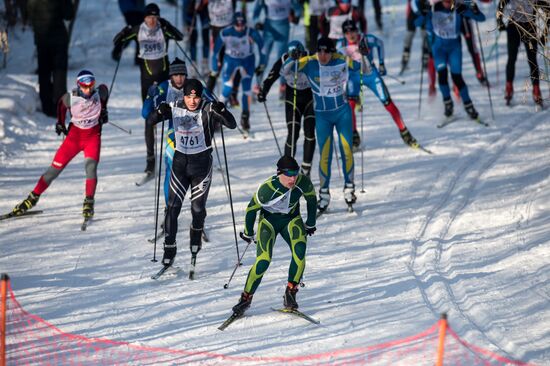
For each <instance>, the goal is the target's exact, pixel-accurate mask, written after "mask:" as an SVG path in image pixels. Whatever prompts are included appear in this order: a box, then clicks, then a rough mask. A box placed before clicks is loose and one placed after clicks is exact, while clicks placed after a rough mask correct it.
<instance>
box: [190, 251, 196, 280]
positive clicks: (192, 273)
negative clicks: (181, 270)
mask: <svg viewBox="0 0 550 366" xmlns="http://www.w3.org/2000/svg"><path fill="white" fill-rule="evenodd" d="M196 264H197V255H196V254H195V255H192V256H191V267H189V279H190V280H194V279H195V265H196Z"/></svg>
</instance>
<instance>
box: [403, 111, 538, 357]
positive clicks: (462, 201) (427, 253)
mask: <svg viewBox="0 0 550 366" xmlns="http://www.w3.org/2000/svg"><path fill="white" fill-rule="evenodd" d="M542 120H543V115H541V114H536V115H533V116H532V117H531V118H528V119H525V120H522V121H521V122H518V123H517V124H514V125H511V126H509V127H507V128H504V129H502V132H501V133H500V134H499V135H498V136H497V137H496V138H493V139H492V140H491V141H487V142H486V143H485V144H484V145H483V146H481V147H479V148H476V149H475V150H474V151H473V152H472V153H471V154H469V155H468V156H467V157H466V159H464V160H463V161H462V162H461V163H460V164H459V165H457V166H456V169H454V170H453V169H447V170H444V171H442V173H440V175H441V176H440V177H438V178H442V179H444V178H445V175H447V176H448V177H449V180H448V182H447V187H446V189H445V190H444V191H438V190H437V189H434V188H436V186H435V185H434V186H433V187H432V189H431V190H429V192H434V193H428V197H426V199H427V200H429V199H430V197H432V201H434V204H433V206H432V208H431V209H430V210H429V211H428V212H427V214H426V216H425V217H424V218H423V219H422V221H421V223H420V227H419V229H418V231H417V233H416V235H414V237H413V240H412V242H411V250H410V258H409V261H408V264H407V266H408V268H409V271H410V273H411V274H412V275H413V276H414V278H415V280H416V282H417V284H418V289H419V290H420V293H421V296H422V298H423V300H424V302H425V303H426V305H427V306H428V308H429V309H430V310H431V311H432V312H433V313H434V314H435V315H436V316H438V315H439V313H443V312H447V313H451V319H452V322H453V323H454V324H455V327H454V328H455V329H459V325H460V326H468V325H469V326H470V327H471V328H472V330H474V331H475V332H476V333H477V335H478V336H481V337H483V338H482V339H485V340H486V342H488V343H489V344H492V345H493V346H494V347H496V348H497V349H498V351H499V352H501V353H503V354H506V355H508V356H509V357H511V355H509V353H508V352H507V351H506V350H505V349H504V347H503V346H502V345H501V344H500V343H501V342H504V341H505V340H503V339H499V340H498V341H497V340H495V339H492V338H491V337H490V336H489V335H488V334H487V332H485V331H484V330H483V329H482V327H481V326H480V325H478V324H477V323H476V320H475V319H474V317H473V316H470V315H469V313H468V310H469V309H468V308H467V307H465V306H463V305H462V303H464V302H465V301H466V300H467V298H465V297H464V296H462V297H460V296H458V297H457V296H456V295H455V293H454V292H453V289H452V287H451V283H452V282H454V278H453V277H455V275H453V274H450V273H449V272H448V271H447V270H446V269H445V268H446V267H447V266H446V264H447V263H445V262H442V255H443V252H444V250H445V249H446V248H447V246H448V245H452V241H453V239H452V238H448V237H447V235H448V233H449V231H450V229H451V227H452V226H453V223H454V222H455V220H456V219H457V218H459V217H460V215H461V213H462V211H463V210H464V209H465V208H466V207H467V206H468V205H470V204H471V203H472V201H474V200H475V188H476V186H477V185H478V183H479V182H480V178H481V177H482V176H483V175H484V174H485V173H486V172H487V171H489V170H490V169H491V167H492V166H493V165H494V164H495V163H496V162H497V160H498V159H499V158H500V157H501V156H502V155H503V153H504V152H505V151H506V149H507V147H508V146H510V145H511V144H513V143H514V142H515V141H517V140H519V139H520V138H521V137H522V136H523V135H524V134H526V133H528V132H530V131H531V130H533V129H534V128H535V127H536V126H537V124H538V123H540V122H541V121H542ZM437 181H438V180H436V182H437ZM535 196H536V195H535ZM535 196H533V195H530V197H529V200H530V201H529V202H531V201H532V200H533V199H535ZM530 205H531V204H530V203H528V204H527V206H528V207H526V210H527V213H528V212H529V211H530ZM527 219H528V218H527ZM518 231H519V232H518V235H520V236H521V235H523V234H522V233H521V230H518ZM449 268H450V267H449ZM464 322H465V323H466V324H463V323H464ZM460 323H462V324H460ZM463 329H464V328H463Z"/></svg>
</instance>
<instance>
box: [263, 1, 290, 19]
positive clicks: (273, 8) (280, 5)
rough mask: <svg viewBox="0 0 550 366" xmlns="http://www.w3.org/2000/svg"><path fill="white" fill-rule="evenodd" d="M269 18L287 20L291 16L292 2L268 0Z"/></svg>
mask: <svg viewBox="0 0 550 366" xmlns="http://www.w3.org/2000/svg"><path fill="white" fill-rule="evenodd" d="M265 5H266V7H267V18H269V19H271V20H283V19H287V18H288V16H289V14H290V6H291V3H290V0H266V1H265Z"/></svg>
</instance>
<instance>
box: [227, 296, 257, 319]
mask: <svg viewBox="0 0 550 366" xmlns="http://www.w3.org/2000/svg"><path fill="white" fill-rule="evenodd" d="M252 296H253V295H252V294H249V293H247V292H244V291H243V293H241V298H240V299H239V302H238V303H237V305H235V306H233V309H232V310H233V313H235V314H238V315H239V316H240V315H243V314H244V312H245V311H246V309H248V308H249V307H250V304H251V303H252Z"/></svg>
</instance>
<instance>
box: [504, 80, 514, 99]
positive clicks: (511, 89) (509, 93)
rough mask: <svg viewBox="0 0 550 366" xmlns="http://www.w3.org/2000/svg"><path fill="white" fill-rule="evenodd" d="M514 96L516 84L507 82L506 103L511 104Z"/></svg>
mask: <svg viewBox="0 0 550 366" xmlns="http://www.w3.org/2000/svg"><path fill="white" fill-rule="evenodd" d="M513 96H514V85H513V84H512V82H511V81H507V82H506V90H505V91H504V100H506V105H510V102H511V101H512V97H513Z"/></svg>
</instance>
